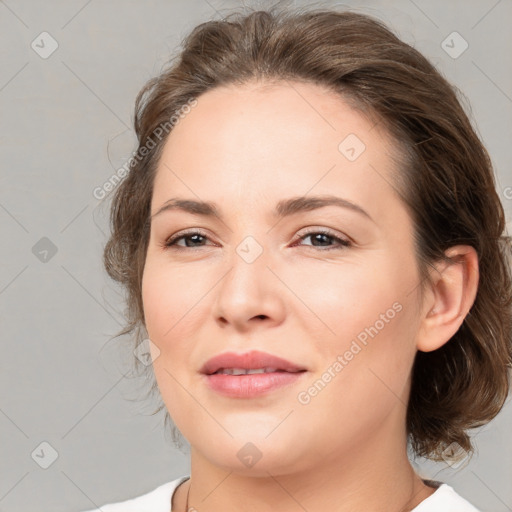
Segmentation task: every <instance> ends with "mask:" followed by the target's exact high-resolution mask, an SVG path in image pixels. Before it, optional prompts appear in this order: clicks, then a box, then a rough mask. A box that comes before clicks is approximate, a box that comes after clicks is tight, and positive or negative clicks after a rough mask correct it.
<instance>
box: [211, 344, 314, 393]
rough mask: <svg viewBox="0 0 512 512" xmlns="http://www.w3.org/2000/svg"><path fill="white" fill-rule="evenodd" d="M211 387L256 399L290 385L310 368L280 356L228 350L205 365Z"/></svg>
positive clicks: (215, 389) (219, 391)
mask: <svg viewBox="0 0 512 512" xmlns="http://www.w3.org/2000/svg"><path fill="white" fill-rule="evenodd" d="M201 373H203V374H204V377H205V379H206V383H207V385H208V387H209V388H210V389H212V390H213V391H216V392H218V393H220V394H222V395H224V396H228V397H231V398H254V397H257V396H261V395H263V394H268V393H270V392H272V391H275V390H277V389H279V388H282V387H284V386H289V385H291V384H293V383H295V382H297V380H299V379H300V378H301V376H303V375H304V374H305V373H307V369H306V368H304V367H303V366H301V365H299V364H296V363H292V362H290V361H287V360H286V359H283V358H281V357H278V356H274V355H272V354H267V353H265V352H259V351H252V352H246V353H244V354H236V353H233V352H226V353H223V354H220V355H218V356H215V357H213V358H212V359H209V360H208V361H207V362H206V363H205V364H204V365H203V367H202V368H201Z"/></svg>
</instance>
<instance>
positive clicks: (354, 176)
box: [154, 82, 397, 202]
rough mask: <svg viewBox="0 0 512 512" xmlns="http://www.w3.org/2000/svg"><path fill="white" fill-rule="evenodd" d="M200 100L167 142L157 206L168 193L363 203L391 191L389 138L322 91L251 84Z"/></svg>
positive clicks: (296, 84)
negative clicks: (331, 196) (344, 198)
mask: <svg viewBox="0 0 512 512" xmlns="http://www.w3.org/2000/svg"><path fill="white" fill-rule="evenodd" d="M197 100H198V103H197V105H196V106H195V107H194V108H192V109H191V111H190V113H188V114H187V115H186V116H185V117H184V118H183V119H182V120H181V121H180V122H179V123H178V124H177V125H176V126H175V127H174V129H173V130H172V131H171V133H170V135H169V137H168V139H167V141H166V144H165V147H164V150H163V153H162V158H161V160H160V164H159V168H158V170H157V175H156V179H155V188H154V202H163V201H164V200H165V199H166V196H167V195H168V194H169V189H172V190H173V192H174V191H176V190H177V191H178V192H180V191H181V192H183V194H186V195H187V196H190V195H191V192H192V193H195V194H196V195H198V196H200V197H203V198H204V197H205V196H208V195H209V194H210V193H211V192H213V191H215V194H216V196H219V195H220V196H221V197H225V198H226V200H227V199H228V198H229V197H232V196H233V195H237V196H242V195H244V196H245V197H246V198H249V195H250V193H251V194H253V195H260V196H261V195H262V194H263V195H271V194H273V193H275V194H276V195H281V196H282V195H283V194H286V195H301V194H306V193H307V192H308V191H309V190H312V188H315V192H318V193H330V192H332V191H333V190H334V189H337V190H338V191H339V192H344V193H345V194H346V195H350V196H352V198H354V199H360V200H362V199H363V197H362V196H364V195H366V196H367V197H366V201H371V200H372V197H371V196H372V195H375V194H382V193H389V194H393V192H394V191H393V187H391V190H387V191H386V190H385V187H387V188H390V183H391V182H392V181H393V180H392V174H393V173H394V172H395V171H396V168H397V165H396V161H395V160H396V157H395V155H396V153H397V151H396V147H395V145H394V144H393V142H392V140H391V138H390V137H389V135H388V134H387V133H386V132H385V131H384V130H383V129H382V126H381V125H379V124H378V123H376V122H375V121H374V120H372V119H371V118H368V117H367V116H365V115H363V113H362V112H361V111H359V110H356V109H355V108H353V105H352V104H351V103H350V102H348V101H347V100H346V99H345V98H342V97H341V96H340V95H338V94H336V93H335V92H333V91H331V90H328V89H327V88H325V87H322V86H319V85H316V84H310V83H302V82H281V83H257V82H253V83H249V84H244V85H236V86H222V87H217V88H215V89H212V90H210V91H208V92H206V93H204V94H202V95H201V96H199V97H198V98H197ZM340 187H341V188H342V189H343V190H340ZM187 189H188V190H187ZM190 189H192V190H190ZM217 199H219V197H216V200H217Z"/></svg>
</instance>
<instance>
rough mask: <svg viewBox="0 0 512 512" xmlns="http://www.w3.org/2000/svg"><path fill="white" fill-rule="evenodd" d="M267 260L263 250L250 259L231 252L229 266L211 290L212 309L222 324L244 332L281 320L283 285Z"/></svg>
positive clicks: (283, 305)
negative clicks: (213, 297) (212, 296)
mask: <svg viewBox="0 0 512 512" xmlns="http://www.w3.org/2000/svg"><path fill="white" fill-rule="evenodd" d="M268 263H269V261H268V258H267V257H266V254H265V252H263V253H262V254H261V255H260V256H259V257H258V258H257V259H256V260H255V261H252V262H248V261H246V260H245V259H244V258H243V257H241V256H240V255H239V254H238V253H236V252H235V253H234V254H233V257H232V259H231V268H230V269H229V271H228V272H227V273H226V274H225V276H224V277H223V278H222V279H221V282H220V283H219V284H218V286H216V287H215V292H214V293H216V296H215V301H214V305H213V309H212V311H213V315H214V317H215V320H216V322H218V324H219V325H220V326H221V327H223V328H226V327H228V326H231V327H232V328H233V329H235V330H237V331H239V332H246V331H249V330H251V329H255V328H259V327H263V326H266V327H269V326H276V325H279V324H280V323H282V322H283V320H284V317H285V313H286V307H285V303H284V293H283V290H282V289H281V286H282V285H281V286H280V282H279V279H277V278H276V276H275V274H274V273H273V272H272V271H271V270H270V269H269V267H268Z"/></svg>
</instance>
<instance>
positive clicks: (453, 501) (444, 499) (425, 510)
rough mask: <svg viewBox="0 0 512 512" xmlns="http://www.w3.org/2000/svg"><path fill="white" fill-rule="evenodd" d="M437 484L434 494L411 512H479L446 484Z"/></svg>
mask: <svg viewBox="0 0 512 512" xmlns="http://www.w3.org/2000/svg"><path fill="white" fill-rule="evenodd" d="M438 484H439V487H438V488H437V490H436V491H435V492H434V494H432V495H430V496H429V497H428V498H427V499H425V500H423V501H422V502H421V503H420V504H419V505H418V506H417V507H416V508H414V509H413V510H412V512H480V511H479V510H478V509H477V508H475V507H474V506H473V505H471V503H469V501H466V500H465V499H464V498H463V497H462V496H460V495H459V494H457V492H455V489H453V488H452V487H450V486H449V485H448V484H445V483H442V482H438Z"/></svg>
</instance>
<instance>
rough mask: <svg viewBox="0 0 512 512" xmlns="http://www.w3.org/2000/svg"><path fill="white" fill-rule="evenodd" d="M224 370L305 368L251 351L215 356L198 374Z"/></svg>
mask: <svg viewBox="0 0 512 512" xmlns="http://www.w3.org/2000/svg"><path fill="white" fill-rule="evenodd" d="M226 368H243V369H247V370H251V369H256V368H275V369H276V370H283V371H287V372H299V371H303V370H305V368H303V367H301V366H299V365H297V364H294V363H291V362H290V361H287V360H286V359H283V358H281V357H278V356H274V355H272V354H268V353H266V352H260V351H258V350H253V351H251V352H244V353H242V354H237V353H235V352H223V353H222V354H219V355H217V356H214V357H212V358H211V359H208V361H206V363H205V364H204V365H203V366H202V367H201V370H200V372H201V373H205V374H207V375H211V374H213V373H215V372H216V371H218V370H220V369H226Z"/></svg>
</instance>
